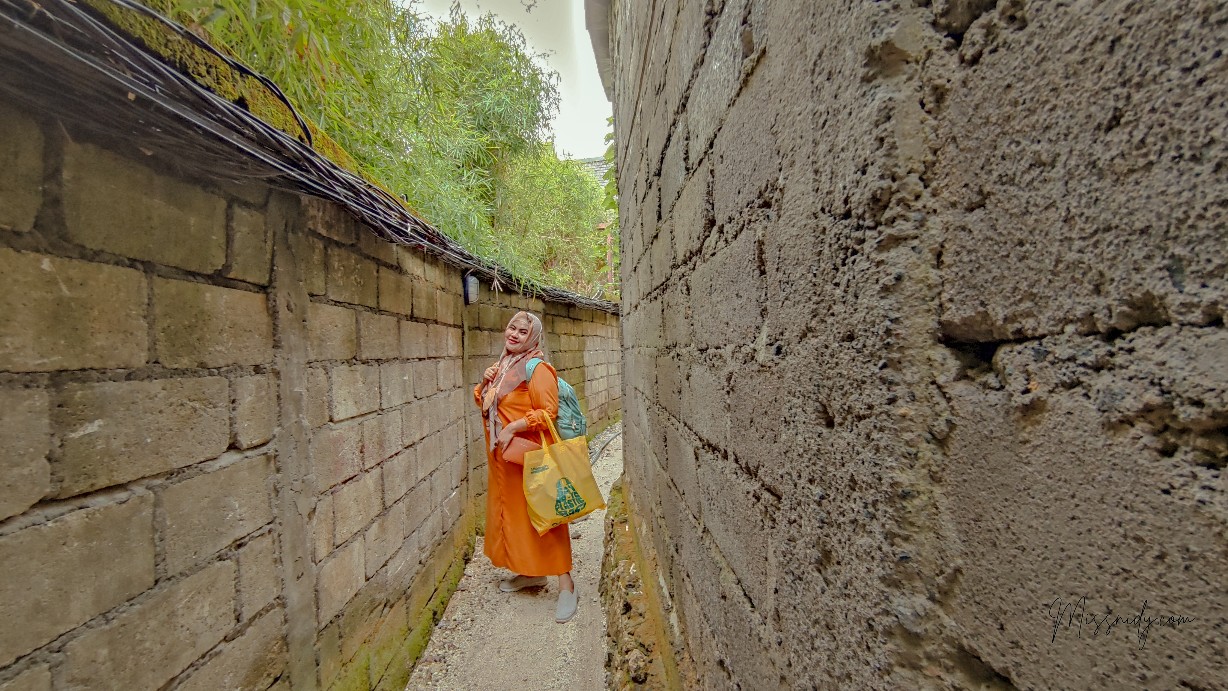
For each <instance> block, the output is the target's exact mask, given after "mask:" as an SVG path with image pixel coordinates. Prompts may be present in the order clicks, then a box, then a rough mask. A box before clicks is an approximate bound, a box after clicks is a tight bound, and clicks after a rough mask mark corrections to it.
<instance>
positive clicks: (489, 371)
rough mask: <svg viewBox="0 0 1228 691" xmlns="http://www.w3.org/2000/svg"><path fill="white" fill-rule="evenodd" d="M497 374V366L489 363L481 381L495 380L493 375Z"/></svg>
mask: <svg viewBox="0 0 1228 691" xmlns="http://www.w3.org/2000/svg"><path fill="white" fill-rule="evenodd" d="M497 374H499V366H498V365H491V366H490V367H487V368H486V372H484V373H483V374H482V381H484V382H491V381H494V380H495V375H497Z"/></svg>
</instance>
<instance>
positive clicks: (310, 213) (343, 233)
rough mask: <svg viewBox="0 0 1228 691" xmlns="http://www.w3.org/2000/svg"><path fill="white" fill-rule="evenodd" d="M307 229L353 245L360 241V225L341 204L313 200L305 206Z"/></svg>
mask: <svg viewBox="0 0 1228 691" xmlns="http://www.w3.org/2000/svg"><path fill="white" fill-rule="evenodd" d="M303 206H304V209H305V212H306V213H305V214H304V215H305V217H306V220H307V229H308V230H311V231H313V232H316V233H319V234H320V235H323V236H324V237H326V238H332V239H334V240H336V241H338V242H342V243H345V244H347V245H352V244H354V243H355V242H357V241H358V223H357V222H356V221H355V220H354V217H353V216H351V215H350V214H349V212H347V211H346V210H345V207H343V206H341V205H340V204H334V203H332V202H326V201H323V200H320V199H312V200H310V201H309V202H307V203H306V204H304V205H303Z"/></svg>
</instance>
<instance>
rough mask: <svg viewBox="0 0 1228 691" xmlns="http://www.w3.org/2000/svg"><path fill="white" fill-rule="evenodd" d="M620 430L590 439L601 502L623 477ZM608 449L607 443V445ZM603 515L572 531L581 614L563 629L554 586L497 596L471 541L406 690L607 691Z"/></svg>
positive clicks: (495, 579) (496, 576)
mask: <svg viewBox="0 0 1228 691" xmlns="http://www.w3.org/2000/svg"><path fill="white" fill-rule="evenodd" d="M621 434H622V425H621V424H615V425H612V426H610V427H609V428H608V429H606V430H605V431H604V432H602V433H601V434H600V435H598V436H597V437H596V438H594V439H592V440H590V442H589V448H590V450H591V451H592V452H594V453H596V452H598V451H601V450H602V448H603V447H604V451H602V452H601V456H600V457H598V458H595V459H594V462H593V475H594V476H595V477H596V479H597V483H598V486H599V487H600V488H601V491H602V494H603V496H606V497H608V496H609V493H610V487H611V485H613V484H614V482H615V481H617V480H618V477H619V476H620V475H621V474H622V460H623V458H622V437H621ZM607 442H608V444H607ZM605 513H606V512H605V511H594V512H593V513H591V514H589V515H588V516H585V517H584V518H583V519H581V520H579V521H577V522H576V523H574V524H572V528H571V540H572V543H571V544H572V555H573V559H574V570H573V571H572V576H573V577H574V578H575V580H576V587H577V589H578V592H579V593H580V596H581V599H580V609H579V611H578V612H577V613H576V616H575V618H574V619H572V620H571V621H570V622H568V623H566V624H556V623H555V622H554V602H555V599H556V598H557V597H558V581H557V579H555V578H551V579H550V582H549V585H547V587H545V588H535V589H529V590H525V591H521V592H518V593H502V592H499V580H500V579H502V578H507V577H508V572H507V571H504V570H503V569H499V568H496V567H494V566H492V565H491V563H490V560H489V559H487V558H486V556H485V555H483V554H482V538H481V537H480V536H479V537H478V539H477V548H476V549H475V552H474V556H473V559H472V560H471V561H470V562H469V564H468V566H467V567H466V568H465V575H464V577H462V578H461V581H460V585H458V586H457V588H456V593H455V594H454V595H453V596H452V600H451V601H450V602H449V603H448V608H447V610H446V611H445V612H444V614H443V617H442V619H441V620H440V621H439V623H438V624H437V625H436V627H435V632H434V633H433V634H432V635H431V642H430V645H428V646H427V648H426V651H425V652H424V653H423V656H422V658H421V659H420V660H419V661H418V664H417V666H416V667H415V668H414V673H413V676H411V677H410V680H409V685H408V686H406V687H405V688H406V691H418V690H425V689H437V690H439V691H476V690H478V689H490V690H495V689H530V688H531V689H542V691H577V690H580V689H602V688H606V682H605V676H606V670H605V662H606V641H605V629H606V627H605V613H604V612H603V611H602V610H601V601H600V598H599V596H598V592H597V589H598V582H599V579H600V575H601V574H600V572H601V556H602V538H603V535H604V522H605Z"/></svg>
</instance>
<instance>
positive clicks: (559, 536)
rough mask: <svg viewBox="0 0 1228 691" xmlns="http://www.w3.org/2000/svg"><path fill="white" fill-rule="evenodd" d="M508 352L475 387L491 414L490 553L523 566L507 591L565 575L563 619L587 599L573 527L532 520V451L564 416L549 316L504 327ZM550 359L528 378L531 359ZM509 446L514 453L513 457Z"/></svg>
mask: <svg viewBox="0 0 1228 691" xmlns="http://www.w3.org/2000/svg"><path fill="white" fill-rule="evenodd" d="M503 338H504V343H503V355H502V356H501V357H500V358H499V361H498V362H496V363H495V364H493V365H491V366H490V367H489V368H487V370H486V372H485V374H484V375H483V377H482V381H481V383H479V384H478V385H477V387H476V388H474V390H473V396H474V400H475V401H476V402H477V404H478V407H480V408H481V409H482V414H483V417H484V418H485V419H486V448H487V452H486V459H487V468H488V469H489V476H490V482H489V488H488V490H487V493H486V537H485V549H484V551H485V552H486V556H487V557H490V561H491V562H492V563H493V564H494V565H495V566H500V567H503V568H505V569H508V570H510V571H513V572H515V573H516V576H515V577H514V578H510V579H507V580H504V581H501V582H500V583H499V589H500V590H502V591H503V592H505V593H510V592H515V591H517V590H521V589H523V588H535V587H541V586H544V585H546V576H558V577H559V600H558V606H557V607H556V609H555V620H556V621H558V622H559V623H563V622H566V621H568V620H569V619H571V617H572V616H573V615H575V613H576V607H577V606H578V603H579V598H578V597H577V596H576V586H575V582H574V581H573V580H572V578H571V534H570V533H569V532H568V531H569V527H568V526H567V525H566V524H564V525H560V526H558V527H556V528H553V529H551V530H550V531H548V532H547V533H546V534H545V535H540V536H539V535H538V534H537V530H536V529H535V528H534V527H533V524H532V523H531V522H529V508H528V503H527V502H526V501H525V498H524V485H523V480H522V468H523V464H524V453H525V451H527V450H532V449H538V448H541V446H540V444H539V443H538V442H539V441H540V436H539V434H540V433H541V432H543V431H544V432H545V433H546V434H547V435H548V434H549V427H548V423H547V418H550V419H554V418H557V417H558V415H559V381H558V375H557V374H556V373H555V371H554V367H552V366H551V365H550V364H549V363H547V362H545V360H546V356H545V354H544V353H543V352H542V346H541V341H542V323H541V320H540V319H538V318H537V316H536V315H534V314H531V313H529V312H517V313H516V315H515V316H513V317H512V319H511V321H509V322H508V323H507V328H506V329H504V331H503ZM532 358H538V359H540V360H542V362H541V363H540V364H539V365H538V366H537V367H535V368H534V370H533V378H532V379H531V380H530V379H528V377H527V368H526V365H527V364H528V362H529V360H531V359H532ZM505 453H506V457H505Z"/></svg>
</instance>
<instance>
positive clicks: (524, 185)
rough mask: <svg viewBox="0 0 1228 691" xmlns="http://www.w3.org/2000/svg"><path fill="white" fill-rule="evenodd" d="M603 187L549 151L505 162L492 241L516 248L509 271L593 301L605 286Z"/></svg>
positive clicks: (527, 153)
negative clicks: (567, 289)
mask: <svg viewBox="0 0 1228 691" xmlns="http://www.w3.org/2000/svg"><path fill="white" fill-rule="evenodd" d="M605 217H606V213H605V210H604V208H603V197H602V192H601V185H600V183H598V182H597V180H596V178H594V177H593V176H592V175H591V174H590V173H589V172H588V171H587V170H585V169H584V167H583V166H582V165H581V164H579V163H577V162H575V161H560V160H559V159H558V157H557V156H556V155H555V153H554V148H553V147H552V146H550V145H543V146H540V147H538V148H536V149H532V150H529V151H525V152H523V153H521V154H518V155H516V156H515V157H513V158H511V159H510V160H509V161H508V164H507V165H506V166H505V167H504V168H503V169H502V170H501V173H500V175H499V199H498V205H497V211H496V215H495V229H496V230H495V233H496V241H497V242H499V243H502V244H508V245H516V246H517V251H518V254H519V256H517V257H516V258H515V261H516V262H517V263H516V264H515V265H510V266H508V268H509V269H512V270H513V271H515V272H518V273H524V274H533V273H536V274H539V275H541V276H542V279H543V280H544V281H545V282H546V283H548V284H551V285H562V286H568V287H569V288H571V289H572V290H574V291H576V292H578V293H583V294H586V295H590V296H591V295H593V294H594V293H595V292H596V291H597V289H598V288H600V287H602V284H603V283H604V268H605V264H606V230H605V229H604V228H602V227H600V225H602V224H603V221H604V220H605Z"/></svg>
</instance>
